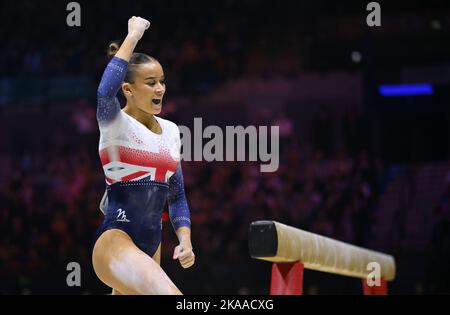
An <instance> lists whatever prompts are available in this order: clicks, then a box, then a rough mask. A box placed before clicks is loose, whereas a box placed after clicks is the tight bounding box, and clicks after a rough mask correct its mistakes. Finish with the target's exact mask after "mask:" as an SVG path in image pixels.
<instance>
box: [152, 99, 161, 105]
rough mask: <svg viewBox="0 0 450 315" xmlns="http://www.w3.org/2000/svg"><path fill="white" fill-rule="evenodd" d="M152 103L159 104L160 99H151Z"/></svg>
mask: <svg viewBox="0 0 450 315" xmlns="http://www.w3.org/2000/svg"><path fill="white" fill-rule="evenodd" d="M152 103H153V104H155V105H159V104H161V100H160V99H153V100H152Z"/></svg>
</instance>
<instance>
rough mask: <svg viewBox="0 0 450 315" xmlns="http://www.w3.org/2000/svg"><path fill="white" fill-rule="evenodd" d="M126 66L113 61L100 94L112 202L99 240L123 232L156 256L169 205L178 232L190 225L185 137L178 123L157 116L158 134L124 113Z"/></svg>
mask: <svg viewBox="0 0 450 315" xmlns="http://www.w3.org/2000/svg"><path fill="white" fill-rule="evenodd" d="M127 67H128V63H127V62H126V61H125V60H122V59H120V58H117V57H114V58H112V59H111V61H110V62H109V64H108V66H107V67H106V69H105V71H104V73H103V77H102V80H101V82H100V85H99V88H98V91H97V97H98V104H97V120H98V124H99V128H100V143H99V154H100V159H101V162H102V165H103V171H104V173H105V179H106V183H107V196H106V198H107V202H106V203H104V204H105V205H106V209H104V212H105V220H104V222H103V224H102V226H101V227H100V228H99V230H98V231H97V235H96V237H98V236H100V234H101V233H102V232H104V231H106V230H108V229H112V228H118V229H121V230H123V231H125V232H126V233H128V234H129V235H130V237H131V238H132V239H133V241H134V242H135V243H136V245H137V246H138V247H139V248H141V250H143V251H145V252H146V253H148V254H149V255H150V256H152V255H153V254H154V253H155V251H156V249H157V248H158V245H159V243H160V240H161V214H162V211H163V209H164V205H165V203H166V201H168V204H169V216H170V220H171V222H172V225H173V227H174V229H175V230H177V229H178V228H180V227H182V226H187V227H190V225H191V221H190V211H189V207H188V204H187V201H186V195H185V192H184V184H183V173H182V170H181V164H180V149H181V142H180V133H179V129H178V127H177V125H175V124H174V123H173V122H170V121H168V120H165V119H162V118H159V117H156V116H155V118H156V119H157V121H158V123H159V124H160V126H161V129H162V133H161V134H156V133H153V132H152V131H150V130H149V129H148V128H147V127H145V126H144V125H143V124H141V123H140V122H139V121H137V120H136V119H134V118H133V117H131V116H129V115H128V114H126V113H124V112H123V111H122V110H121V108H120V103H119V101H118V99H117V97H116V95H117V93H118V91H119V89H120V87H121V84H122V82H123V80H124V77H125V74H126V70H127Z"/></svg>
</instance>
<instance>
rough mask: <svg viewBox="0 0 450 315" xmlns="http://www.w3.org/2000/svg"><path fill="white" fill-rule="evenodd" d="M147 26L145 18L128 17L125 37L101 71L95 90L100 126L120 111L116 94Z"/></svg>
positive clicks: (112, 118)
mask: <svg viewBox="0 0 450 315" xmlns="http://www.w3.org/2000/svg"><path fill="white" fill-rule="evenodd" d="M149 26H150V22H148V21H147V20H145V19H142V18H139V17H133V18H132V19H130V21H129V22H128V35H127V37H126V38H125V40H124V41H123V43H122V45H121V46H120V48H119V50H118V51H117V53H116V54H115V55H114V57H113V58H112V59H111V61H110V62H109V64H108V66H107V67H106V69H105V71H104V72H103V76H102V80H101V81H100V85H99V87H98V90H97V100H98V101H97V120H98V123H99V125H100V126H102V125H107V124H109V123H111V122H112V121H113V120H114V118H116V117H117V115H118V114H119V113H120V104H119V101H118V100H117V97H116V95H117V92H119V89H120V87H121V85H122V82H123V80H124V78H125V75H126V72H127V67H128V62H129V61H130V58H131V56H132V54H133V51H134V48H135V47H136V45H137V43H138V41H139V40H140V39H141V38H142V35H143V34H144V32H145V30H146V29H147V28H148V27H149Z"/></svg>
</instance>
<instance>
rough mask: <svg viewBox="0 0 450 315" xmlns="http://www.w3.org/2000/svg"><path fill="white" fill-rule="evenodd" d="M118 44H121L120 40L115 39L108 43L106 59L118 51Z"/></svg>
mask: <svg viewBox="0 0 450 315" xmlns="http://www.w3.org/2000/svg"><path fill="white" fill-rule="evenodd" d="M120 45H122V40H115V41H112V42H111V43H109V46H108V49H107V51H106V53H107V56H108V59H111V58H112V57H114V56H115V55H116V53H117V52H118V51H119V48H120Z"/></svg>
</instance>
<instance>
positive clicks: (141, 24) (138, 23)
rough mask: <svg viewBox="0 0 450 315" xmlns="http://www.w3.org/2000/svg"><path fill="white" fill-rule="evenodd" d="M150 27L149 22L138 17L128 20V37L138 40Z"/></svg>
mask: <svg viewBox="0 0 450 315" xmlns="http://www.w3.org/2000/svg"><path fill="white" fill-rule="evenodd" d="M149 27H150V22H149V21H147V20H146V19H143V18H141V17H139V16H133V17H132V18H131V19H129V20H128V35H131V36H134V37H135V39H136V40H140V39H141V38H142V35H144V32H145V31H146V30H147V29H148V28H149Z"/></svg>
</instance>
